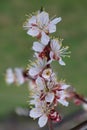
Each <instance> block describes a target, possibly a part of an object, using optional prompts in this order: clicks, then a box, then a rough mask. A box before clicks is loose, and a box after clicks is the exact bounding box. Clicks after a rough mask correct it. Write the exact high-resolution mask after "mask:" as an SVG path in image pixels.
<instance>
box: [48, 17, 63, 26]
mask: <svg viewBox="0 0 87 130" xmlns="http://www.w3.org/2000/svg"><path fill="white" fill-rule="evenodd" d="M61 20H62V19H61V17H59V18H55V19H53V20H52V21H51V22H50V23H52V24H57V23H59V22H60V21H61Z"/></svg>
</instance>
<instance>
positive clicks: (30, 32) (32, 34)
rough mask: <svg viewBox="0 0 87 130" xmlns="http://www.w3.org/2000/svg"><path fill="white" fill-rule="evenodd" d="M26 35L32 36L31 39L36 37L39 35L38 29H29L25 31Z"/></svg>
mask: <svg viewBox="0 0 87 130" xmlns="http://www.w3.org/2000/svg"><path fill="white" fill-rule="evenodd" d="M27 34H28V35H30V36H33V37H35V36H38V35H39V29H38V28H35V27H34V28H32V29H29V30H28V31H27Z"/></svg>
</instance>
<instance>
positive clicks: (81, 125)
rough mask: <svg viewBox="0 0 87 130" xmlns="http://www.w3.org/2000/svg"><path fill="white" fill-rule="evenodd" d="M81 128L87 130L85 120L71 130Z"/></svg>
mask: <svg viewBox="0 0 87 130" xmlns="http://www.w3.org/2000/svg"><path fill="white" fill-rule="evenodd" d="M82 128H83V130H87V120H86V121H84V122H82V123H80V124H79V125H77V126H75V127H74V128H72V129H71V130H80V129H82ZM84 128H85V129H84Z"/></svg>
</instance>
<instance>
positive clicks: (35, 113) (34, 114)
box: [29, 108, 42, 119]
mask: <svg viewBox="0 0 87 130" xmlns="http://www.w3.org/2000/svg"><path fill="white" fill-rule="evenodd" d="M41 115H42V112H41V110H40V109H39V108H33V109H32V110H30V113H29V116H30V117H32V118H34V119H36V118H38V117H40V116H41Z"/></svg>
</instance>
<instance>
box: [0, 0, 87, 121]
mask: <svg viewBox="0 0 87 130" xmlns="http://www.w3.org/2000/svg"><path fill="white" fill-rule="evenodd" d="M41 6H43V7H44V8H45V10H46V11H47V12H48V13H49V14H50V17H52V16H54V15H56V16H58V17H59V16H61V17H62V22H60V23H59V24H58V25H57V32H56V33H54V34H52V35H55V36H60V37H61V38H63V39H64V41H63V45H64V46H66V45H68V46H69V47H70V51H71V58H66V59H64V60H65V62H66V64H67V65H66V66H65V67H61V66H60V65H59V64H58V63H55V62H54V63H53V68H54V71H56V73H57V75H58V79H65V80H66V82H67V83H69V84H71V85H72V86H74V87H75V88H76V90H77V92H79V93H80V94H82V95H85V97H87V1H86V0H0V120H4V119H5V118H7V117H8V116H9V114H10V113H11V112H12V111H14V109H15V108H16V107H18V106H21V107H23V108H28V107H29V104H28V102H27V101H28V98H29V97H28V96H29V92H28V89H27V84H25V85H22V86H20V87H17V86H15V85H11V86H8V85H7V84H6V83H5V70H6V69H7V68H8V67H12V68H14V67H23V68H26V67H27V64H28V60H31V59H32V57H33V51H32V49H31V47H32V43H33V41H34V40H35V39H34V38H32V37H30V36H28V35H27V34H26V31H25V30H23V27H22V25H23V23H24V22H25V20H26V18H27V17H26V15H28V14H30V13H32V12H35V11H37V10H39V9H40V8H41ZM60 108H61V110H59V111H63V113H64V114H65V116H66V115H68V114H72V113H74V112H75V111H76V110H79V109H82V108H81V107H78V106H75V105H74V104H73V103H70V106H69V107H68V108H63V107H62V106H60Z"/></svg>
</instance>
